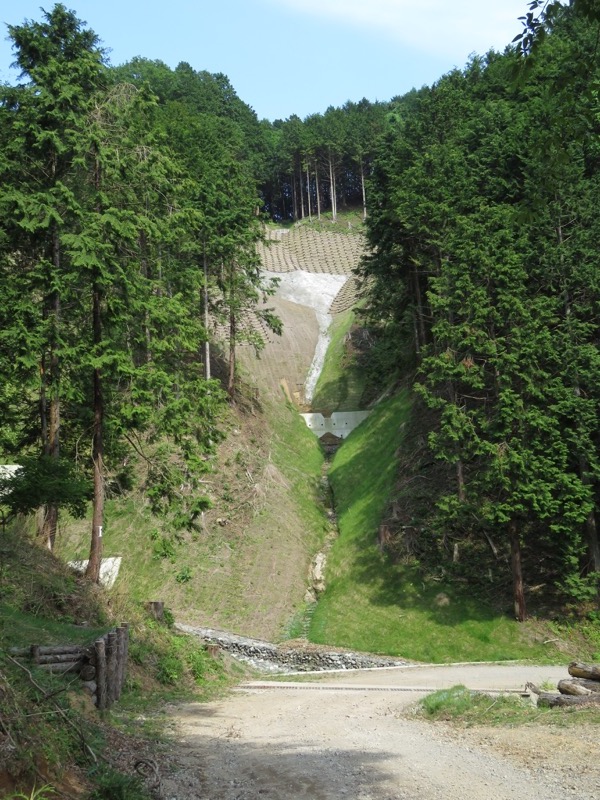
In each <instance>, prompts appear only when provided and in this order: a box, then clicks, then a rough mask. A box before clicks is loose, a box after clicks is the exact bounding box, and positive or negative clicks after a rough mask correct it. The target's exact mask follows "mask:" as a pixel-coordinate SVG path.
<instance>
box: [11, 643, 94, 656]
mask: <svg viewBox="0 0 600 800" xmlns="http://www.w3.org/2000/svg"><path fill="white" fill-rule="evenodd" d="M35 647H36V648H37V649H36V652H37V653H38V654H39V655H40V656H61V655H69V654H74V655H85V654H86V653H87V652H88V648H87V647H82V646H81V645H79V644H67V645H52V646H50V645H35ZM8 652H9V653H10V654H11V655H13V656H30V655H31V647H11V648H10V649H9V651H8Z"/></svg>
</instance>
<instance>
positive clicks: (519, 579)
mask: <svg viewBox="0 0 600 800" xmlns="http://www.w3.org/2000/svg"><path fill="white" fill-rule="evenodd" d="M508 535H509V539H510V564H511V569H512V580H513V596H514V603H515V619H517V621H518V622H524V621H525V620H526V619H527V610H526V607H525V586H524V583H523V567H522V564H521V541H520V539H519V530H518V527H517V522H516V520H514V519H513V520H511V521H510V523H509V525H508Z"/></svg>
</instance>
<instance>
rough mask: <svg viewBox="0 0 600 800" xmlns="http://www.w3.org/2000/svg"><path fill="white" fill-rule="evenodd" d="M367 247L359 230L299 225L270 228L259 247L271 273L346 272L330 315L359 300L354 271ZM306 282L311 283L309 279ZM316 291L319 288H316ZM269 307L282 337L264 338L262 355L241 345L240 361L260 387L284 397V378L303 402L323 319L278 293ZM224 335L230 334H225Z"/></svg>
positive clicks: (265, 265) (262, 259)
mask: <svg viewBox="0 0 600 800" xmlns="http://www.w3.org/2000/svg"><path fill="white" fill-rule="evenodd" d="M363 247H364V238H363V236H362V234H361V233H359V232H356V230H355V229H353V230H352V231H349V232H348V234H345V233H339V232H333V231H332V232H328V231H325V232H320V231H316V230H313V229H311V228H309V227H308V226H306V225H297V226H295V227H293V228H290V229H276V230H269V231H268V232H267V241H266V242H265V243H264V244H261V245H260V246H259V254H260V257H261V261H262V265H263V268H264V270H265V272H267V273H279V274H287V273H291V272H294V271H301V272H303V273H308V274H309V275H310V274H314V275H324V274H326V275H338V276H347V280H346V281H345V282H344V284H343V285H342V287H341V289H340V291H339V292H338V294H337V296H336V297H335V299H334V300H333V302H332V303H331V307H330V309H329V312H330V313H331V314H339V313H341V312H343V311H346V310H347V309H348V308H351V307H352V306H353V305H354V303H355V302H356V298H357V293H358V282H357V280H356V278H355V277H354V276H353V270H354V269H355V268H356V267H357V266H358V263H359V260H360V257H361V255H362V252H363ZM305 283H310V279H309V278H307V279H306V281H305ZM315 283H316V282H315ZM314 291H315V292H319V288H318V286H315V289H314ZM267 305H268V306H269V307H272V308H274V309H275V311H276V313H277V314H279V316H280V317H281V319H282V320H283V324H284V333H283V335H282V336H281V337H276V336H273V335H268V336H266V337H264V338H265V340H266V346H265V349H264V350H263V352H262V353H261V354H260V358H259V359H257V358H256V357H255V355H254V352H253V350H252V349H251V348H248V347H241V348H240V351H239V358H240V361H241V363H242V364H243V366H244V368H245V369H246V371H247V372H248V373H249V375H250V380H251V382H252V383H253V384H254V385H256V386H257V387H258V389H259V391H261V392H263V391H264V392H267V393H268V394H271V395H274V396H281V392H282V389H281V383H282V381H285V383H286V384H287V386H288V387H289V391H290V393H291V394H292V395H293V396H294V395H295V397H294V399H295V400H296V402H298V404H299V405H302V404H303V403H302V400H303V385H304V383H305V381H306V377H307V374H308V371H309V367H310V365H311V362H312V359H313V355H314V353H315V347H316V343H317V340H318V336H319V322H318V320H317V317H316V315H315V312H314V311H313V310H312V308H310V307H309V306H307V305H301V304H299V303H294V302H290V301H289V299H288V300H283V299H282V298H280V297H278V296H277V295H276V296H275V297H273V298H270V299H269V302H268V304H267ZM245 324H246V325H252V326H255V325H256V323H255V322H253V320H252V319H251V318H248V319H246V320H245ZM223 338H226V334H225V332H223Z"/></svg>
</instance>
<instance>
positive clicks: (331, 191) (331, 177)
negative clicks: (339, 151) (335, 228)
mask: <svg viewBox="0 0 600 800" xmlns="http://www.w3.org/2000/svg"><path fill="white" fill-rule="evenodd" d="M329 195H330V201H331V218H332V220H333V221H334V222H335V220H336V218H337V209H336V204H335V173H334V169H333V158H332V156H331V150H330V151H329Z"/></svg>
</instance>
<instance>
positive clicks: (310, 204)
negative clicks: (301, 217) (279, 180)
mask: <svg viewBox="0 0 600 800" xmlns="http://www.w3.org/2000/svg"><path fill="white" fill-rule="evenodd" d="M306 201H307V205H308V219H309V220H310V221H311V222H312V203H311V202H310V171H309V167H308V161H307V162H306Z"/></svg>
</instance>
